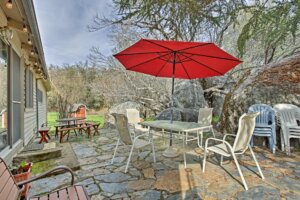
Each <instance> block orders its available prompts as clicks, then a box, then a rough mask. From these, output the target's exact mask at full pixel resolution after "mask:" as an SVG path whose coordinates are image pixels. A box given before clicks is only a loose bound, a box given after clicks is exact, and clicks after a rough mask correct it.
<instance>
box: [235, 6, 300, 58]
mask: <svg viewBox="0 0 300 200" xmlns="http://www.w3.org/2000/svg"><path fill="white" fill-rule="evenodd" d="M243 12H244V13H243V14H250V15H251V17H250V19H249V20H248V21H247V23H246V24H245V25H244V26H243V28H242V31H241V34H240V35H239V38H238V41H237V46H238V50H239V53H240V55H241V56H243V55H244V54H245V51H246V50H247V48H246V45H247V41H249V40H250V39H254V40H260V41H261V43H262V45H263V46H262V47H263V49H264V50H265V51H266V58H265V63H268V62H270V61H271V60H272V58H273V54H274V51H275V50H276V48H278V47H279V46H280V45H282V44H283V43H284V42H285V41H286V40H287V39H288V37H290V36H292V37H293V38H296V35H297V31H298V30H299V24H300V1H299V0H291V1H273V2H272V3H268V2H267V1H257V2H256V5H255V6H251V7H250V6H248V7H246V8H245V9H244V10H243Z"/></svg>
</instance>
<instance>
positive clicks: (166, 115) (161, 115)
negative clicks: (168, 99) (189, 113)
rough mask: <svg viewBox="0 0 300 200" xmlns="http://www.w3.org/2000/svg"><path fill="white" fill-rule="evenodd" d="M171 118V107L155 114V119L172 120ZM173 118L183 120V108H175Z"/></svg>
mask: <svg viewBox="0 0 300 200" xmlns="http://www.w3.org/2000/svg"><path fill="white" fill-rule="evenodd" d="M170 119H171V108H167V109H165V110H163V111H162V112H160V113H159V114H158V115H156V116H155V120H170ZM173 120H174V121H182V116H181V109H179V108H173Z"/></svg>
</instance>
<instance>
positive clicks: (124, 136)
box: [111, 113, 156, 173]
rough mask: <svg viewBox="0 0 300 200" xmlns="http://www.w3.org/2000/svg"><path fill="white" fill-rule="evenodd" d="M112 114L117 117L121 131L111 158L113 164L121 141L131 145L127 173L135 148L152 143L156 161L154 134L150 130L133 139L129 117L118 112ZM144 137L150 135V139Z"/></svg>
mask: <svg viewBox="0 0 300 200" xmlns="http://www.w3.org/2000/svg"><path fill="white" fill-rule="evenodd" d="M112 116H113V117H114V118H115V121H116V127H117V130H118V133H119V138H118V140H117V144H116V148H115V151H114V155H113V157H112V160H111V164H113V162H114V158H115V156H116V153H117V149H118V146H119V144H120V142H122V143H123V144H124V145H127V146H131V150H130V153H129V157H128V160H127V164H126V168H125V173H127V171H128V166H129V163H130V159H131V155H132V153H133V150H134V149H138V150H139V149H140V148H143V147H145V146H148V145H151V147H152V153H153V160H154V162H156V159H155V150H154V142H153V137H152V134H151V133H150V132H149V133H146V134H142V135H139V136H137V137H135V138H134V139H132V138H131V135H130V131H129V127H128V120H127V117H126V116H125V115H122V114H117V113H113V114H112ZM142 137H149V140H143V139H140V138H142Z"/></svg>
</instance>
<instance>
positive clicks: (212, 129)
mask: <svg viewBox="0 0 300 200" xmlns="http://www.w3.org/2000/svg"><path fill="white" fill-rule="evenodd" d="M211 132H212V134H213V136H214V138H216V135H215V132H214V128H213V127H212V126H211Z"/></svg>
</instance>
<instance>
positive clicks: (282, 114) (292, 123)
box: [274, 104, 300, 155]
mask: <svg viewBox="0 0 300 200" xmlns="http://www.w3.org/2000/svg"><path fill="white" fill-rule="evenodd" d="M274 110H275V111H276V113H277V119H278V121H279V122H280V123H279V126H280V127H281V129H280V136H281V149H282V151H284V149H285V150H286V154H287V155H290V153H291V149H290V139H291V138H298V139H300V108H299V107H298V106H296V105H293V104H276V105H275V106H274Z"/></svg>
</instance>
